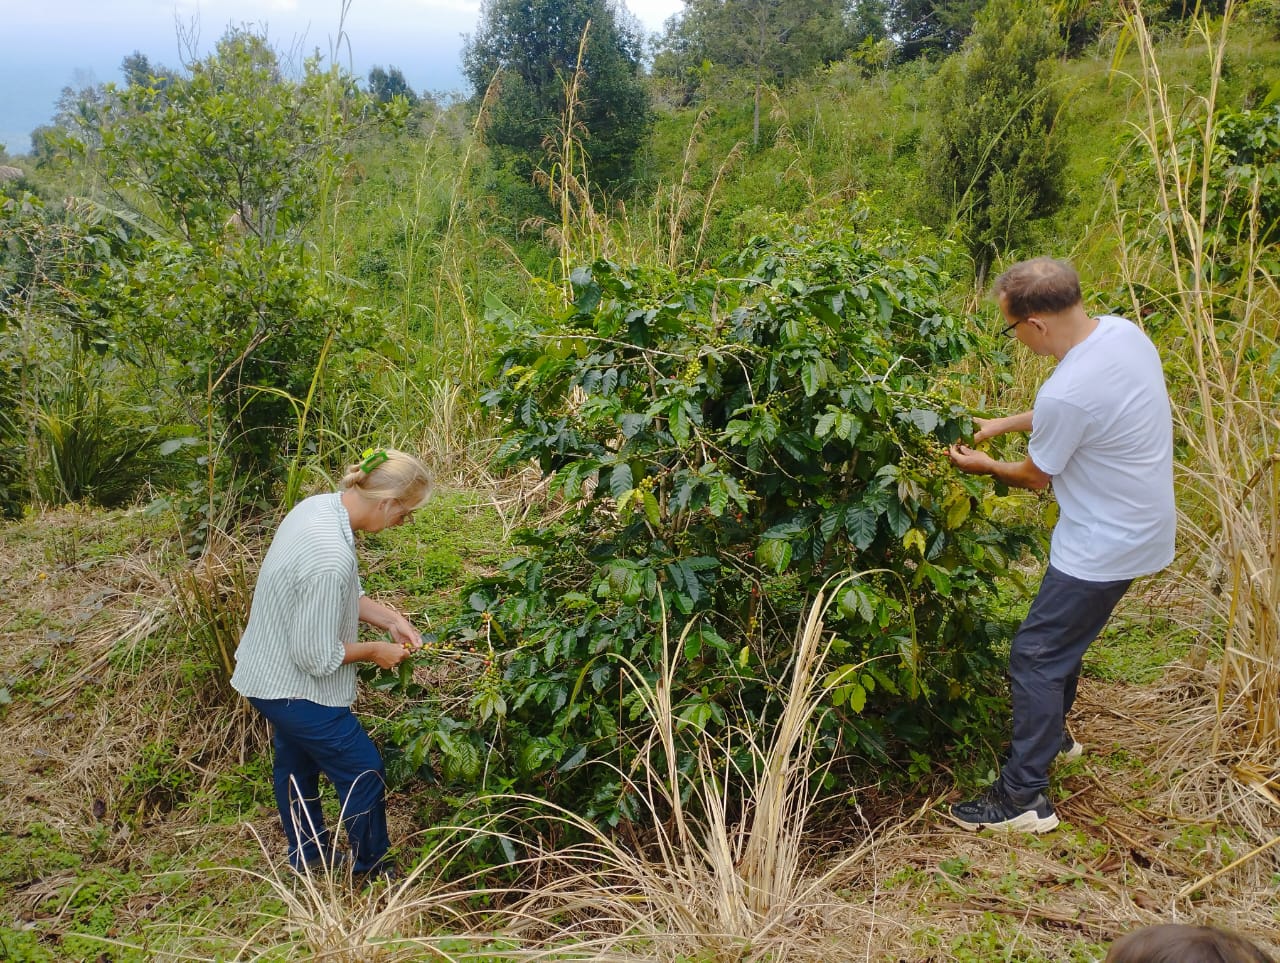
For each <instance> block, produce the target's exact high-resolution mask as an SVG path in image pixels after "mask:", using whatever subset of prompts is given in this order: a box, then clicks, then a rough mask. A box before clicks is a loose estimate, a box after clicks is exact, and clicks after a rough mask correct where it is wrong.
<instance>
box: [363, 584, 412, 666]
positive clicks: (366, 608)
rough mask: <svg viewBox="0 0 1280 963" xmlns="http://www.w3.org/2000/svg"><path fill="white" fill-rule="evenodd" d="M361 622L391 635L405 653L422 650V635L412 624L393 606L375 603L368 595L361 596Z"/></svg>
mask: <svg viewBox="0 0 1280 963" xmlns="http://www.w3.org/2000/svg"><path fill="white" fill-rule="evenodd" d="M360 621H361V622H367V623H368V624H369V625H372V626H374V627H375V628H379V629H382V630H383V631H384V632H387V633H388V634H390V636H391V639H392V641H393V642H395V644H396V645H398V646H400V647H401V648H402V649H404V651H405V652H417V651H418V650H419V649H421V648H422V635H421V633H419V632H418V630H417V629H415V628H414V627H413V623H412V622H410V621H409V620H408V619H406V618H405V617H404V616H403V615H401V614H400V613H399V612H397V611H396V610H395V609H393V608H392V607H391V606H389V605H383V604H382V603H381V602H375V601H374V600H373V599H371V598H369V596H367V595H362V596H360Z"/></svg>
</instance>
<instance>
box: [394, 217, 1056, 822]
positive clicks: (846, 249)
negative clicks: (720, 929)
mask: <svg viewBox="0 0 1280 963" xmlns="http://www.w3.org/2000/svg"><path fill="white" fill-rule="evenodd" d="M914 242H915V239H913V238H911V237H909V236H906V235H903V234H893V233H890V234H885V235H871V234H867V235H866V236H860V235H859V234H858V233H857V227H856V225H853V224H850V223H848V221H847V220H846V221H837V220H836V219H834V218H833V219H831V220H830V221H828V222H827V223H824V224H822V225H820V226H819V227H818V228H815V229H812V230H809V229H805V228H799V227H797V228H794V229H791V230H785V229H784V228H783V227H782V226H780V227H779V228H778V230H777V231H776V233H775V234H774V235H773V236H771V237H763V236H762V237H757V238H755V239H754V240H753V241H752V242H751V243H750V244H749V245H748V246H747V247H746V248H745V249H744V250H743V251H742V252H741V253H740V254H739V255H738V256H737V257H736V258H734V259H732V260H730V261H728V262H726V263H725V264H724V265H723V269H722V271H721V272H719V273H716V272H712V273H706V274H703V275H701V276H697V277H693V278H691V279H681V278H677V277H675V276H672V275H669V274H665V273H658V272H654V273H646V272H642V271H640V270H638V269H632V270H622V269H620V268H619V267H617V266H615V265H613V264H609V263H606V262H597V263H596V264H594V265H593V266H592V267H591V268H589V269H587V268H581V269H579V270H577V271H576V272H575V273H574V275H573V288H574V295H575V297H574V302H573V304H572V305H571V306H569V308H568V309H567V310H566V311H565V312H564V313H563V315H562V316H560V317H543V318H535V319H531V320H528V321H527V322H523V323H521V322H513V323H512V330H511V331H510V334H509V339H508V342H507V343H508V345H509V347H508V348H507V349H506V350H505V351H504V353H503V354H502V356H501V358H500V360H499V363H498V370H497V372H496V374H495V380H496V381H497V387H495V388H494V389H493V390H492V391H491V392H490V393H489V394H488V396H487V397H486V402H487V404H488V405H489V406H491V407H492V408H493V409H494V410H495V411H496V412H497V413H499V414H500V415H501V416H502V418H503V419H504V421H505V424H506V440H505V442H504V445H503V447H502V454H503V456H504V457H505V459H506V460H507V462H508V463H509V464H513V465H518V464H522V463H525V462H528V461H529V460H534V461H536V462H537V463H538V464H539V465H540V466H541V468H542V470H543V471H544V472H546V473H548V474H554V481H553V483H552V488H553V491H554V492H556V493H557V494H558V495H559V497H560V498H562V499H563V500H564V502H565V503H566V505H567V506H568V507H569V508H570V511H569V513H568V514H567V515H565V516H564V519H563V521H562V522H561V523H560V524H558V525H557V526H556V527H555V528H553V529H547V530H542V531H530V532H526V533H524V535H523V541H524V545H525V547H526V549H527V554H526V555H525V556H524V557H521V558H516V559H512V560H511V561H509V562H507V563H506V564H504V565H503V566H502V569H501V572H500V574H499V575H497V576H496V577H493V578H490V579H487V580H484V581H482V582H480V583H478V584H477V585H475V586H474V587H473V590H472V591H471V593H470V602H471V608H472V610H473V611H472V613H471V614H470V616H467V617H465V618H464V619H462V621H461V623H460V624H459V625H458V626H456V627H455V629H454V631H453V639H452V644H454V645H456V646H458V647H474V648H476V649H479V651H480V654H481V655H482V656H484V663H483V664H484V673H483V675H482V676H481V677H480V679H479V682H478V684H477V686H476V690H475V692H474V693H473V694H472V696H471V699H470V702H469V707H470V716H469V718H460V717H459V714H458V713H456V712H455V713H454V714H453V715H450V714H449V713H448V712H445V711H443V710H442V707H441V706H440V705H436V704H433V703H430V702H427V703H424V704H422V705H421V706H420V707H419V708H417V709H414V710H411V711H410V713H409V714H408V715H407V716H405V717H403V718H402V719H401V720H400V723H399V725H398V729H399V731H400V734H401V735H400V741H401V743H402V747H403V749H404V752H405V758H406V759H407V760H408V761H409V763H410V764H411V766H412V765H416V764H421V763H423V762H425V761H426V759H427V758H428V756H429V753H430V752H431V751H438V752H439V753H440V755H441V756H442V762H443V765H442V768H443V769H444V775H445V778H446V780H449V779H450V778H452V779H453V781H457V782H464V783H465V782H474V781H477V780H480V779H483V780H484V781H485V782H486V783H487V784H488V785H490V786H491V787H497V786H510V785H516V786H519V787H522V788H526V789H528V790H531V791H536V792H538V793H539V794H545V795H547V796H549V797H551V798H553V799H556V800H559V801H561V802H564V803H567V804H569V805H571V806H572V807H573V808H574V809H575V810H577V811H579V812H583V813H586V814H588V815H590V816H592V817H593V818H598V819H602V820H604V821H606V822H610V823H612V822H616V821H617V820H619V819H621V818H625V817H629V816H631V815H632V814H633V807H634V804H635V799H634V798H633V795H632V793H631V792H630V790H629V778H630V776H629V773H630V768H629V767H630V766H631V765H632V763H633V761H634V753H633V747H632V746H631V744H630V742H629V739H628V735H627V729H628V727H629V726H630V725H631V724H632V723H634V722H636V720H637V719H638V718H639V717H640V715H641V714H642V712H643V710H642V708H641V704H640V702H639V700H638V698H637V694H636V692H635V691H633V690H631V689H629V688H628V687H627V685H626V684H625V681H624V679H625V677H624V675H623V673H622V672H621V671H620V669H621V667H622V665H623V664H624V663H629V664H630V665H632V666H634V667H635V668H636V670H637V671H638V672H640V673H641V674H642V675H643V676H644V677H646V678H648V679H650V680H652V679H654V678H655V677H656V672H657V665H658V660H659V655H660V650H661V638H662V632H663V631H664V627H665V630H666V631H667V632H668V633H669V636H670V637H672V638H674V637H675V636H676V635H677V634H678V633H680V632H681V631H683V630H684V629H686V628H688V633H687V635H685V636H684V645H683V653H682V654H683V661H682V663H681V664H680V666H679V667H678V668H677V670H676V679H675V686H676V691H674V692H673V696H672V699H673V703H674V704H675V706H676V709H675V712H676V716H677V719H678V729H679V731H680V736H681V738H682V739H684V740H685V743H686V744H685V745H684V747H683V748H684V750H685V753H686V754H685V756H684V757H683V758H684V761H685V764H687V765H693V764H694V761H695V759H696V754H695V753H694V752H693V751H692V747H693V745H694V743H695V742H696V741H697V740H698V739H699V738H700V736H701V735H702V734H703V733H704V732H705V733H710V732H713V731H714V732H721V731H724V729H725V727H726V726H727V725H729V724H730V723H736V724H738V725H741V724H742V723H743V722H744V721H750V722H751V724H752V727H753V728H756V731H759V728H758V727H767V726H769V725H770V724H771V723H770V720H771V719H772V718H773V717H774V716H775V715H776V714H777V709H778V707H777V705H776V697H775V693H776V692H777V691H778V688H777V686H778V683H779V680H781V679H783V678H784V677H785V676H786V672H787V667H788V663H789V660H790V659H791V657H792V647H793V642H792V635H791V633H792V629H793V627H794V625H796V624H797V623H798V621H799V616H800V613H801V611H802V609H803V607H804V605H805V602H806V600H807V599H808V598H810V597H812V596H813V594H814V593H815V592H816V590H817V589H818V588H819V587H820V586H822V585H823V584H824V583H826V582H827V581H828V580H829V579H831V578H832V577H835V576H840V575H846V574H848V573H850V572H852V571H859V572H861V573H862V575H861V576H860V577H859V579H858V580H857V581H856V582H855V583H854V584H852V585H851V587H849V588H848V589H847V590H845V591H843V592H842V593H841V595H840V598H839V599H838V605H837V610H838V616H837V617H836V618H835V619H834V620H833V623H832V624H833V627H834V628H835V631H836V633H837V636H838V637H837V639H836V641H835V643H834V645H833V647H832V651H833V653H834V656H835V658H836V659H837V660H838V664H833V665H832V666H831V667H830V672H831V673H832V675H830V676H828V682H830V683H833V684H834V688H833V690H832V694H831V705H830V709H831V711H830V712H829V713H828V714H827V715H826V716H825V717H824V718H823V719H822V721H821V722H820V726H821V727H822V739H821V745H822V746H823V749H824V751H825V752H826V753H828V754H829V755H838V754H846V753H854V754H857V755H859V756H862V757H864V758H873V759H879V760H884V759H886V758H887V757H888V755H889V754H890V752H891V751H892V750H893V748H894V747H895V746H897V745H899V744H906V745H908V746H912V747H927V746H931V745H935V744H936V740H937V739H938V738H939V737H945V736H946V735H947V733H948V732H949V731H950V730H951V727H953V726H955V725H957V724H958V723H959V722H960V721H961V720H967V719H969V718H970V717H971V716H973V714H974V713H975V711H978V710H979V705H978V703H979V702H980V701H981V697H982V695H983V693H984V691H985V689H986V686H987V684H988V683H989V682H990V681H991V680H992V678H993V675H994V669H995V666H996V660H995V658H994V657H993V651H992V650H993V646H994V645H995V644H996V643H997V642H998V641H1000V640H1002V639H1005V638H1007V634H1008V628H1009V627H1008V626H1007V625H1006V624H1005V623H1004V622H1003V621H1002V620H1001V619H1000V618H999V617H997V616H996V615H994V614H993V612H992V611H991V610H990V608H989V603H990V601H991V600H992V599H993V597H994V595H995V592H994V589H995V585H996V581H997V579H998V578H999V577H1000V576H1001V575H1002V574H1003V573H1004V572H1005V570H1006V568H1007V566H1008V565H1009V563H1010V561H1011V560H1012V559H1014V558H1016V557H1017V556H1018V555H1019V554H1020V553H1021V552H1022V551H1023V549H1024V548H1026V547H1027V546H1028V545H1030V544H1031V538H1030V536H1029V534H1028V532H1027V531H1026V530H1024V529H1020V528H1012V527H1010V528H1000V527H997V526H995V525H993V524H992V523H991V521H990V520H989V518H988V517H987V516H986V514H985V512H984V509H983V507H982V506H983V502H982V500H981V498H980V495H981V493H982V491H983V483H982V482H981V481H979V480H976V479H973V478H970V477H967V476H963V475H960V474H958V473H956V472H954V471H953V470H951V469H950V468H949V467H946V462H945V455H944V452H943V446H944V445H946V444H948V443H950V442H953V441H956V440H957V439H959V438H961V437H962V436H964V435H965V434H966V433H967V432H968V431H969V430H970V424H969V419H968V417H967V415H966V414H965V411H964V409H963V408H962V407H961V406H960V405H959V404H957V403H956V401H955V400H954V398H953V396H952V392H951V384H950V383H949V382H948V381H947V380H946V375H945V374H944V372H943V369H944V367H945V365H946V364H947V363H948V362H951V361H953V360H956V359H958V358H960V357H962V356H963V355H964V354H966V353H967V352H968V351H970V350H972V348H973V343H972V339H971V337H970V336H969V335H968V334H966V332H965V330H964V327H963V322H962V319H960V318H958V317H956V316H955V315H954V314H952V313H951V312H949V311H948V310H947V309H946V308H945V306H944V305H943V303H942V299H941V292H942V291H943V290H944V287H945V285H946V282H947V279H946V277H945V275H944V273H943V271H942V270H941V268H940V267H939V263H938V261H937V260H936V259H935V258H934V257H931V256H929V255H927V254H923V253H920V252H919V251H917V250H915V249H914V247H913V244H914ZM497 650H500V651H497ZM588 760H606V761H608V762H609V763H611V764H612V766H611V767H604V766H585V767H584V766H583V765H582V764H583V763H584V762H586V761H588ZM740 762H741V764H742V765H743V766H744V767H745V766H746V765H747V759H746V755H745V753H744V758H743V759H742V760H740ZM743 771H749V770H747V769H745V768H744V770H743Z"/></svg>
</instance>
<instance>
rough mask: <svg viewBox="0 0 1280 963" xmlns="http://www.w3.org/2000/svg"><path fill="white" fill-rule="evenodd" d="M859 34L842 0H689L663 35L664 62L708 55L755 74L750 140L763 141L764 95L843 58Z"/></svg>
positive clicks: (696, 60) (716, 61)
mask: <svg viewBox="0 0 1280 963" xmlns="http://www.w3.org/2000/svg"><path fill="white" fill-rule="evenodd" d="M861 39H862V38H861V37H860V36H859V37H856V38H855V37H854V36H853V35H852V34H851V33H850V31H849V30H848V26H847V24H846V21H845V4H844V2H842V0H686V3H685V10H684V13H683V14H682V15H681V16H680V17H679V18H678V19H676V20H673V21H672V22H671V24H670V26H669V28H668V30H667V32H666V35H665V36H664V38H663V40H662V41H661V46H660V54H665V56H660V58H659V59H658V60H657V61H656V64H657V66H658V67H659V68H661V67H662V66H664V65H665V66H666V67H667V68H668V69H670V68H671V67H673V66H677V65H684V64H687V63H689V62H693V63H699V62H702V61H707V62H710V63H714V64H718V65H720V66H724V67H729V68H733V69H738V70H742V71H745V72H746V73H747V74H748V75H749V76H750V77H751V83H752V90H753V92H754V93H753V111H752V122H751V142H752V145H753V146H758V145H759V143H760V101H761V97H762V95H763V91H764V88H765V86H766V85H767V84H770V83H782V82H785V81H787V80H790V79H792V78H794V77H797V76H800V75H802V74H804V73H806V72H808V71H810V70H812V69H813V68H814V67H816V66H818V65H820V64H823V63H830V62H831V61H833V60H835V59H837V58H839V57H840V56H841V55H842V54H843V53H844V52H845V51H846V50H847V49H849V47H850V45H851V44H852V43H853V42H856V41H860V40H861Z"/></svg>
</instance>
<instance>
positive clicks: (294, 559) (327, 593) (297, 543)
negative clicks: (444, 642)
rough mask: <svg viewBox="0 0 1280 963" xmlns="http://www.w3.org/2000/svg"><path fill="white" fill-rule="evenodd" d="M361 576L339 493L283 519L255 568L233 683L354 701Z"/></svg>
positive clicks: (317, 498)
mask: <svg viewBox="0 0 1280 963" xmlns="http://www.w3.org/2000/svg"><path fill="white" fill-rule="evenodd" d="M360 595H361V589H360V576H359V573H358V571H357V568H356V542H355V537H354V536H353V535H352V532H351V521H350V519H349V518H348V517H347V510H346V508H344V507H343V505H342V496H341V495H340V494H327V495H313V496H312V497H310V498H307V499H304V500H303V501H301V502H299V503H298V504H297V505H295V506H294V508H293V510H292V511H291V512H289V514H288V515H286V516H285V519H284V521H283V522H281V523H280V528H279V529H278V530H277V531H276V534H275V537H274V538H273V539H272V540H271V546H270V548H268V549H267V557H266V558H265V559H263V561H262V569H261V570H260V571H259V572H258V584H257V586H256V587H255V588H254V590H253V604H252V606H251V607H250V609H249V624H248V625H247V626H246V627H245V630H244V635H242V636H241V637H240V646H239V648H238V649H236V671H235V673H234V674H233V675H232V676H231V685H232V686H233V687H234V688H235V690H236V691H237V692H239V693H240V694H241V695H243V696H253V697H255V698H258V699H306V700H308V701H309V702H315V703H318V704H319V705H324V706H349V705H351V704H352V703H353V702H355V698H356V667H355V665H354V664H348V665H343V664H342V660H343V657H344V656H345V654H346V649H345V645H344V643H347V642H355V641H356V638H357V632H358V624H359V619H358V616H359V610H360Z"/></svg>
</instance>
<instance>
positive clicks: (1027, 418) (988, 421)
mask: <svg viewBox="0 0 1280 963" xmlns="http://www.w3.org/2000/svg"><path fill="white" fill-rule="evenodd" d="M1033 413H1034V412H1031V411H1024V412H1022V413H1021V414H1017V415H1008V416H1006V417H1004V418H974V419H973V423H974V424H975V425H977V426H978V430H977V431H975V432H974V433H973V443H974V444H975V445H978V444H981V443H982V442H984V441H986V440H988V439H989V438H994V437H996V436H997V435H1007V434H1009V433H1010V432H1022V433H1023V434H1026V433H1028V432H1030V431H1031V416H1032V414H1033Z"/></svg>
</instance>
